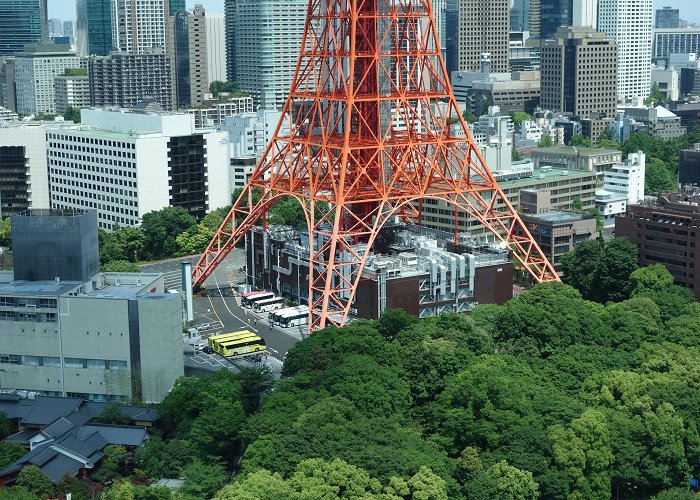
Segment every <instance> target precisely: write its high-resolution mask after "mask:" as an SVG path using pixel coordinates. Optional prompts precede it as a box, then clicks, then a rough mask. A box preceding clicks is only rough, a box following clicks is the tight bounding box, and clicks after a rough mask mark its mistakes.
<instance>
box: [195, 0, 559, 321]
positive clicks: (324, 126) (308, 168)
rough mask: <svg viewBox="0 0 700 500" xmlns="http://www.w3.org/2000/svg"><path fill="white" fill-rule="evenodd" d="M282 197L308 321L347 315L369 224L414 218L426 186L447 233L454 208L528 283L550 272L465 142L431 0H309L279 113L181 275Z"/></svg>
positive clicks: (198, 279) (219, 255) (227, 246)
mask: <svg viewBox="0 0 700 500" xmlns="http://www.w3.org/2000/svg"><path fill="white" fill-rule="evenodd" d="M282 131H286V132H285V133H283V132H282ZM285 197H293V198H294V199H296V200H297V201H298V202H299V203H300V204H301V206H302V208H303V211H304V215H305V217H306V222H307V229H308V236H309V248H310V249H311V250H310V272H309V273H310V275H309V285H308V286H309V294H308V297H309V306H310V307H309V314H310V317H309V323H308V324H309V330H310V331H314V330H317V329H320V328H324V327H325V326H329V325H337V326H340V325H343V324H344V323H345V322H346V320H347V318H348V314H349V312H350V309H351V307H352V303H353V301H354V299H355V295H356V292H357V288H358V284H359V281H360V279H361V276H362V271H363V268H364V266H365V263H366V261H367V258H368V256H369V255H370V251H369V250H370V249H371V248H372V246H373V243H374V241H375V239H376V237H377V235H378V234H379V230H380V229H381V228H382V227H383V226H384V225H385V224H386V223H387V222H389V221H394V220H401V221H406V222H415V223H420V219H421V207H422V203H423V201H424V200H426V199H428V198H432V199H435V200H439V201H442V202H445V203H447V204H449V205H451V206H452V207H454V210H455V240H456V239H457V237H458V232H457V228H458V227H459V224H458V222H459V220H458V219H459V215H458V214H459V213H460V212H462V213H465V214H467V217H470V218H473V219H475V220H477V221H478V222H479V223H480V224H482V225H483V226H484V227H485V228H486V229H487V230H488V231H490V232H491V233H492V234H494V235H495V236H496V238H497V239H498V240H499V241H501V242H502V243H503V244H504V245H505V246H506V247H507V248H509V249H510V251H511V252H512V255H513V258H514V259H515V261H516V262H517V263H518V264H519V265H520V266H521V267H522V268H523V269H525V270H526V271H527V272H528V273H529V274H530V275H531V276H532V278H533V280H534V281H536V282H542V281H551V280H557V279H558V278H557V275H556V273H555V271H554V269H553V267H552V265H551V264H550V263H549V261H548V260H547V259H546V257H545V256H544V254H543V253H542V251H541V250H540V248H539V247H538V246H537V244H536V242H535V241H534V239H533V238H532V236H531V235H530V233H529V231H528V230H527V228H526V227H525V225H524V224H523V222H522V221H521V220H520V218H519V217H518V214H517V213H516V212H515V210H514V209H513V207H512V205H511V204H510V202H509V201H508V199H507V198H506V196H505V195H504V193H503V191H502V190H501V189H500V187H499V186H498V184H497V183H496V181H495V179H494V177H493V174H492V173H491V172H490V171H489V169H488V167H487V165H486V164H485V162H484V160H483V158H482V156H481V154H480V153H479V151H478V150H477V148H476V147H475V145H474V141H473V139H472V137H471V134H470V132H469V129H468V128H467V125H466V123H465V122H464V119H463V118H462V115H461V113H460V111H459V107H458V106H457V102H456V101H455V98H454V95H453V94H452V90H451V88H450V85H449V79H448V76H447V71H446V69H445V63H444V61H443V59H442V55H441V53H440V45H439V42H438V34H437V31H436V29H435V21H434V17H433V12H432V4H431V2H430V0H310V1H309V8H308V13H307V20H306V26H305V30H304V37H303V40H302V48H301V53H300V55H299V59H298V61H297V67H296V71H295V75H294V79H293V81H292V85H291V88H290V92H289V97H288V99H287V101H286V103H285V105H284V109H283V112H282V117H281V119H280V122H279V123H278V125H277V128H276V131H275V134H274V136H273V138H272V140H271V141H270V143H269V145H268V146H267V149H266V151H265V153H264V154H263V156H262V158H261V160H260V162H259V163H258V165H257V166H256V168H255V170H254V172H253V174H252V176H251V179H250V181H249V183H248V184H247V185H246V187H245V188H244V190H243V193H242V194H241V195H240V196H239V198H238V199H237V200H236V201H235V202H234V205H233V208H232V209H231V211H230V213H229V214H228V216H227V217H226V219H225V220H224V222H223V224H222V226H221V228H220V229H219V230H218V232H217V234H216V236H215V237H214V238H213V240H212V241H211V243H210V244H209V246H208V248H207V250H206V251H205V252H204V254H203V255H202V257H201V258H200V260H199V262H198V263H197V265H196V266H195V267H194V269H193V283H194V285H195V286H197V285H200V284H202V283H203V282H204V280H205V279H206V278H207V277H208V276H209V275H210V274H211V273H212V272H213V270H214V269H215V268H216V266H217V265H218V264H219V263H221V262H222V261H223V259H224V258H225V256H226V255H227V254H228V252H230V250H231V249H233V248H234V247H235V246H236V245H237V244H238V243H239V242H240V241H241V240H242V239H243V237H244V235H245V234H246V233H247V232H248V231H249V230H250V229H251V228H252V227H253V226H254V225H256V224H257V223H258V221H262V222H263V223H264V221H265V218H266V213H267V211H268V210H269V209H270V207H272V206H273V205H274V204H275V203H277V202H278V201H280V200H281V199H282V198H285ZM497 207H499V208H497Z"/></svg>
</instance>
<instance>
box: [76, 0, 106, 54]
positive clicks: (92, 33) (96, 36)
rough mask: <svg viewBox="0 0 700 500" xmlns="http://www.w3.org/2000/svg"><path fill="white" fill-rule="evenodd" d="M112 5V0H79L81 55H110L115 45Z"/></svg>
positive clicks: (77, 7)
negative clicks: (113, 40) (113, 39)
mask: <svg viewBox="0 0 700 500" xmlns="http://www.w3.org/2000/svg"><path fill="white" fill-rule="evenodd" d="M110 6H111V2H110V0H77V3H76V13H77V21H76V31H77V43H78V54H79V55H81V56H106V55H109V52H110V50H112V45H113V44H112V10H111V8H110Z"/></svg>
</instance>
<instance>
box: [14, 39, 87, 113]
mask: <svg viewBox="0 0 700 500" xmlns="http://www.w3.org/2000/svg"><path fill="white" fill-rule="evenodd" d="M66 68H80V58H79V57H78V56H77V55H76V54H75V53H74V52H70V51H69V50H68V46H67V45H52V44H41V45H28V46H27V50H25V52H22V53H20V54H18V55H17V57H16V59H15V88H16V99H17V113H19V114H20V115H32V114H38V113H49V114H54V113H55V112H56V108H55V104H54V96H55V91H54V80H55V78H56V77H57V76H58V75H62V74H63V73H64V72H65V70H66Z"/></svg>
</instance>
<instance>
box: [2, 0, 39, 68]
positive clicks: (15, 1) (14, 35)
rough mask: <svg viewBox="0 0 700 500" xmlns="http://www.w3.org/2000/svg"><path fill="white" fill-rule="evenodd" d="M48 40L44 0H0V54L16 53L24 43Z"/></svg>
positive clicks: (21, 48)
mask: <svg viewBox="0 0 700 500" xmlns="http://www.w3.org/2000/svg"><path fill="white" fill-rule="evenodd" d="M48 40H49V24H48V19H47V16H46V0H0V55H10V54H16V53H18V52H22V51H23V50H24V46H25V44H30V43H41V42H48Z"/></svg>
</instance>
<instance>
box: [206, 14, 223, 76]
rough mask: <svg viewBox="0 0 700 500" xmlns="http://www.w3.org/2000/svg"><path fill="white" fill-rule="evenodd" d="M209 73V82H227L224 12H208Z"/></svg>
mask: <svg viewBox="0 0 700 500" xmlns="http://www.w3.org/2000/svg"><path fill="white" fill-rule="evenodd" d="M206 22H207V72H208V76H209V78H208V80H209V82H214V81H220V82H225V81H226V23H225V21H224V14H223V13H222V12H207V18H206Z"/></svg>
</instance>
